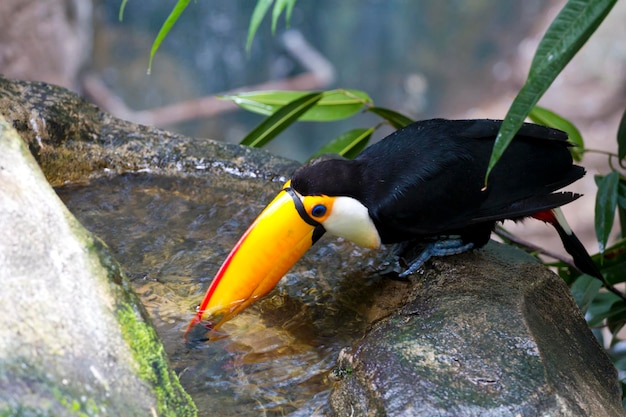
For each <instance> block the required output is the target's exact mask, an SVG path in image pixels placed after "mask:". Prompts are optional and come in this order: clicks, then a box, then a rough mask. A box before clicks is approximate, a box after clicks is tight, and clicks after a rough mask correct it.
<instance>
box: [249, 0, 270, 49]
mask: <svg viewBox="0 0 626 417" xmlns="http://www.w3.org/2000/svg"><path fill="white" fill-rule="evenodd" d="M273 2H274V0H257V3H256V6H255V8H254V11H253V12H252V17H251V18H250V26H248V40H247V41H246V51H247V52H248V53H250V48H252V40H254V35H255V34H256V31H257V30H258V29H259V26H260V25H261V22H262V21H263V18H264V17H265V15H266V14H267V11H268V10H269V8H270V6H271V5H272V3H273Z"/></svg>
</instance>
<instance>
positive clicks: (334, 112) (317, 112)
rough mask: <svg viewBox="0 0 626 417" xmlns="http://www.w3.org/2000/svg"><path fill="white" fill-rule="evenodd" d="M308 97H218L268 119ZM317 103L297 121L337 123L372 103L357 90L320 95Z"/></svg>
mask: <svg viewBox="0 0 626 417" xmlns="http://www.w3.org/2000/svg"><path fill="white" fill-rule="evenodd" d="M306 94H309V92H307V91H253V92H247V93H241V94H232V95H226V96H221V97H220V98H222V99H225V100H231V101H233V102H234V103H235V104H237V105H238V106H239V107H241V108H243V109H246V110H248V111H251V112H253V113H258V114H263V115H266V116H269V115H271V114H273V113H275V112H276V111H277V110H278V109H279V108H281V107H282V106H284V105H286V104H287V103H290V102H292V101H293V100H295V99H298V98H300V97H303V96H305V95H306ZM322 95H323V97H322V99H321V100H319V102H318V103H317V104H316V105H315V106H314V107H312V108H311V109H310V110H308V111H307V112H306V113H305V114H304V115H302V117H301V118H300V120H301V121H316V122H327V121H334V120H341V119H345V118H347V117H350V116H352V115H354V114H355V113H357V112H359V111H360V110H361V109H362V108H363V106H365V105H367V104H370V103H371V102H372V99H371V98H370V97H369V96H368V95H367V93H365V92H363V91H358V90H330V91H326V92H324V93H322Z"/></svg>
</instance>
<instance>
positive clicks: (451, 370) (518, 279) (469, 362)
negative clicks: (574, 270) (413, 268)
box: [331, 242, 625, 417]
mask: <svg viewBox="0 0 626 417" xmlns="http://www.w3.org/2000/svg"><path fill="white" fill-rule="evenodd" d="M414 279H415V281H416V282H415V285H414V286H413V288H412V290H411V294H410V295H409V296H408V298H409V299H408V300H407V301H406V304H404V305H403V306H402V307H400V308H399V309H397V310H395V311H386V312H385V309H387V310H388V308H386V307H385V306H384V305H383V307H381V308H379V310H380V312H379V315H383V316H384V315H385V314H388V313H390V315H388V316H386V317H384V318H382V319H380V320H378V321H375V324H374V325H373V326H372V328H371V330H370V331H369V332H368V333H367V335H366V336H365V337H364V338H363V340H362V341H360V342H359V343H357V344H356V345H355V346H353V347H352V348H351V349H346V350H345V351H344V352H343V354H342V355H341V358H340V361H339V363H338V366H339V367H338V370H337V371H336V372H335V373H336V375H338V376H339V377H341V378H340V381H339V382H338V383H337V385H336V386H335V388H334V390H333V392H332V394H331V406H332V408H333V411H334V413H335V415H337V416H346V415H359V416H361V415H363V416H364V415H368V416H442V417H443V416H456V417H458V416H478V415H480V416H531V415H550V416H574V415H575V416H623V415H625V413H624V410H623V409H622V405H621V401H620V398H621V390H620V385H619V383H618V381H617V374H616V371H615V368H614V367H613V365H612V363H611V361H610V360H609V358H608V357H607V355H606V354H605V352H604V350H603V349H602V348H601V347H600V345H599V344H598V343H597V341H596V339H595V338H594V337H593V335H592V334H591V332H590V330H589V328H588V327H587V324H586V323H585V321H584V319H583V317H582V315H581V314H580V311H579V310H578V307H577V306H576V305H575V303H574V301H573V299H572V297H571V295H570V293H569V290H568V288H567V287H566V286H565V284H564V283H563V281H562V280H561V279H560V278H559V277H557V276H556V275H555V274H553V273H552V272H550V271H548V270H546V269H545V268H544V267H543V266H542V265H540V264H539V263H537V261H536V259H534V258H532V257H531V256H529V255H526V254H524V253H523V252H521V251H519V250H517V249H514V248H511V247H508V246H505V245H501V244H497V243H495V242H492V243H490V244H489V245H488V246H487V247H486V248H485V249H483V250H480V251H476V252H473V253H469V254H465V255H461V256H456V257H450V258H446V259H444V260H441V261H435V262H434V263H433V267H432V268H428V269H427V270H426V272H425V273H424V274H423V275H419V276H416V277H414ZM381 303H382V304H387V303H388V301H387V300H385V301H384V302H374V304H375V305H374V308H375V309H376V307H377V304H378V305H380V304H381ZM374 319H375V318H374Z"/></svg>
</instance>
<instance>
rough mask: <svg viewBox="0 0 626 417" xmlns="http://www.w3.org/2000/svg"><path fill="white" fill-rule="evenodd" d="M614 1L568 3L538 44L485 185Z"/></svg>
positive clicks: (502, 128) (499, 137) (574, 0)
mask: <svg viewBox="0 0 626 417" xmlns="http://www.w3.org/2000/svg"><path fill="white" fill-rule="evenodd" d="M616 1H617V0H569V1H568V2H567V4H565V6H564V7H563V9H562V10H561V12H560V13H559V14H558V16H557V17H556V18H555V19H554V20H553V21H552V24H551V25H550V27H549V28H548V30H547V31H546V33H545V35H544V36H543V38H542V39H541V41H540V42H539V46H538V47H537V51H536V53H535V57H534V58H533V61H532V64H531V67H530V71H529V73H528V78H527V80H526V83H525V84H524V86H523V87H522V89H521V90H520V92H519V93H518V94H517V96H516V97H515V99H514V100H513V104H511V108H510V109H509V111H508V113H507V115H506V116H505V118H504V121H503V123H502V126H500V131H499V132H498V135H497V137H496V141H495V143H494V146H493V150H492V153H491V159H490V160H489V166H488V168H487V173H486V175H485V185H487V180H488V177H489V174H490V173H491V171H492V170H493V167H494V166H495V164H496V163H497V162H498V160H499V159H500V157H501V156H502V154H503V153H504V151H505V149H506V148H507V146H508V145H509V143H510V142H511V140H513V137H514V136H515V134H516V133H517V131H518V130H519V128H520V127H521V126H522V123H523V122H524V119H526V117H527V116H528V114H529V113H530V111H531V110H532V108H533V107H534V106H535V105H536V104H537V102H538V101H539V98H541V96H542V95H543V93H544V92H545V91H546V90H547V89H548V87H550V85H551V84H552V82H553V81H554V79H555V78H556V77H557V75H559V73H560V72H561V71H562V70H563V68H564V67H565V66H566V65H567V63H568V62H569V61H570V60H571V59H572V57H573V56H574V55H575V54H576V52H578V50H579V49H580V48H581V47H582V46H583V45H584V44H585V42H586V41H587V39H589V37H590V36H591V35H592V34H593V32H595V30H596V29H597V27H598V26H599V25H600V23H602V21H603V20H604V18H605V17H606V15H607V14H608V13H609V12H610V11H611V8H612V7H613V6H614V5H615V2H616Z"/></svg>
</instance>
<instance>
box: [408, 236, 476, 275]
mask: <svg viewBox="0 0 626 417" xmlns="http://www.w3.org/2000/svg"><path fill="white" fill-rule="evenodd" d="M473 248H474V244H473V243H472V242H470V243H465V242H463V240H462V239H460V238H445V239H442V240H438V241H436V242H431V243H428V244H426V245H425V246H424V249H423V250H422V252H421V253H420V254H419V255H418V256H417V257H416V258H415V259H413V260H412V261H411V263H410V264H409V266H408V267H407V268H406V269H405V270H404V271H403V272H401V273H400V274H398V276H399V277H400V278H406V277H408V276H409V275H411V274H413V273H415V272H416V271H417V270H418V269H420V268H421V267H422V265H424V264H425V263H426V261H428V260H429V259H430V258H432V257H433V256H449V255H457V254H459V253H463V252H467V251H468V250H471V249H473Z"/></svg>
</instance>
